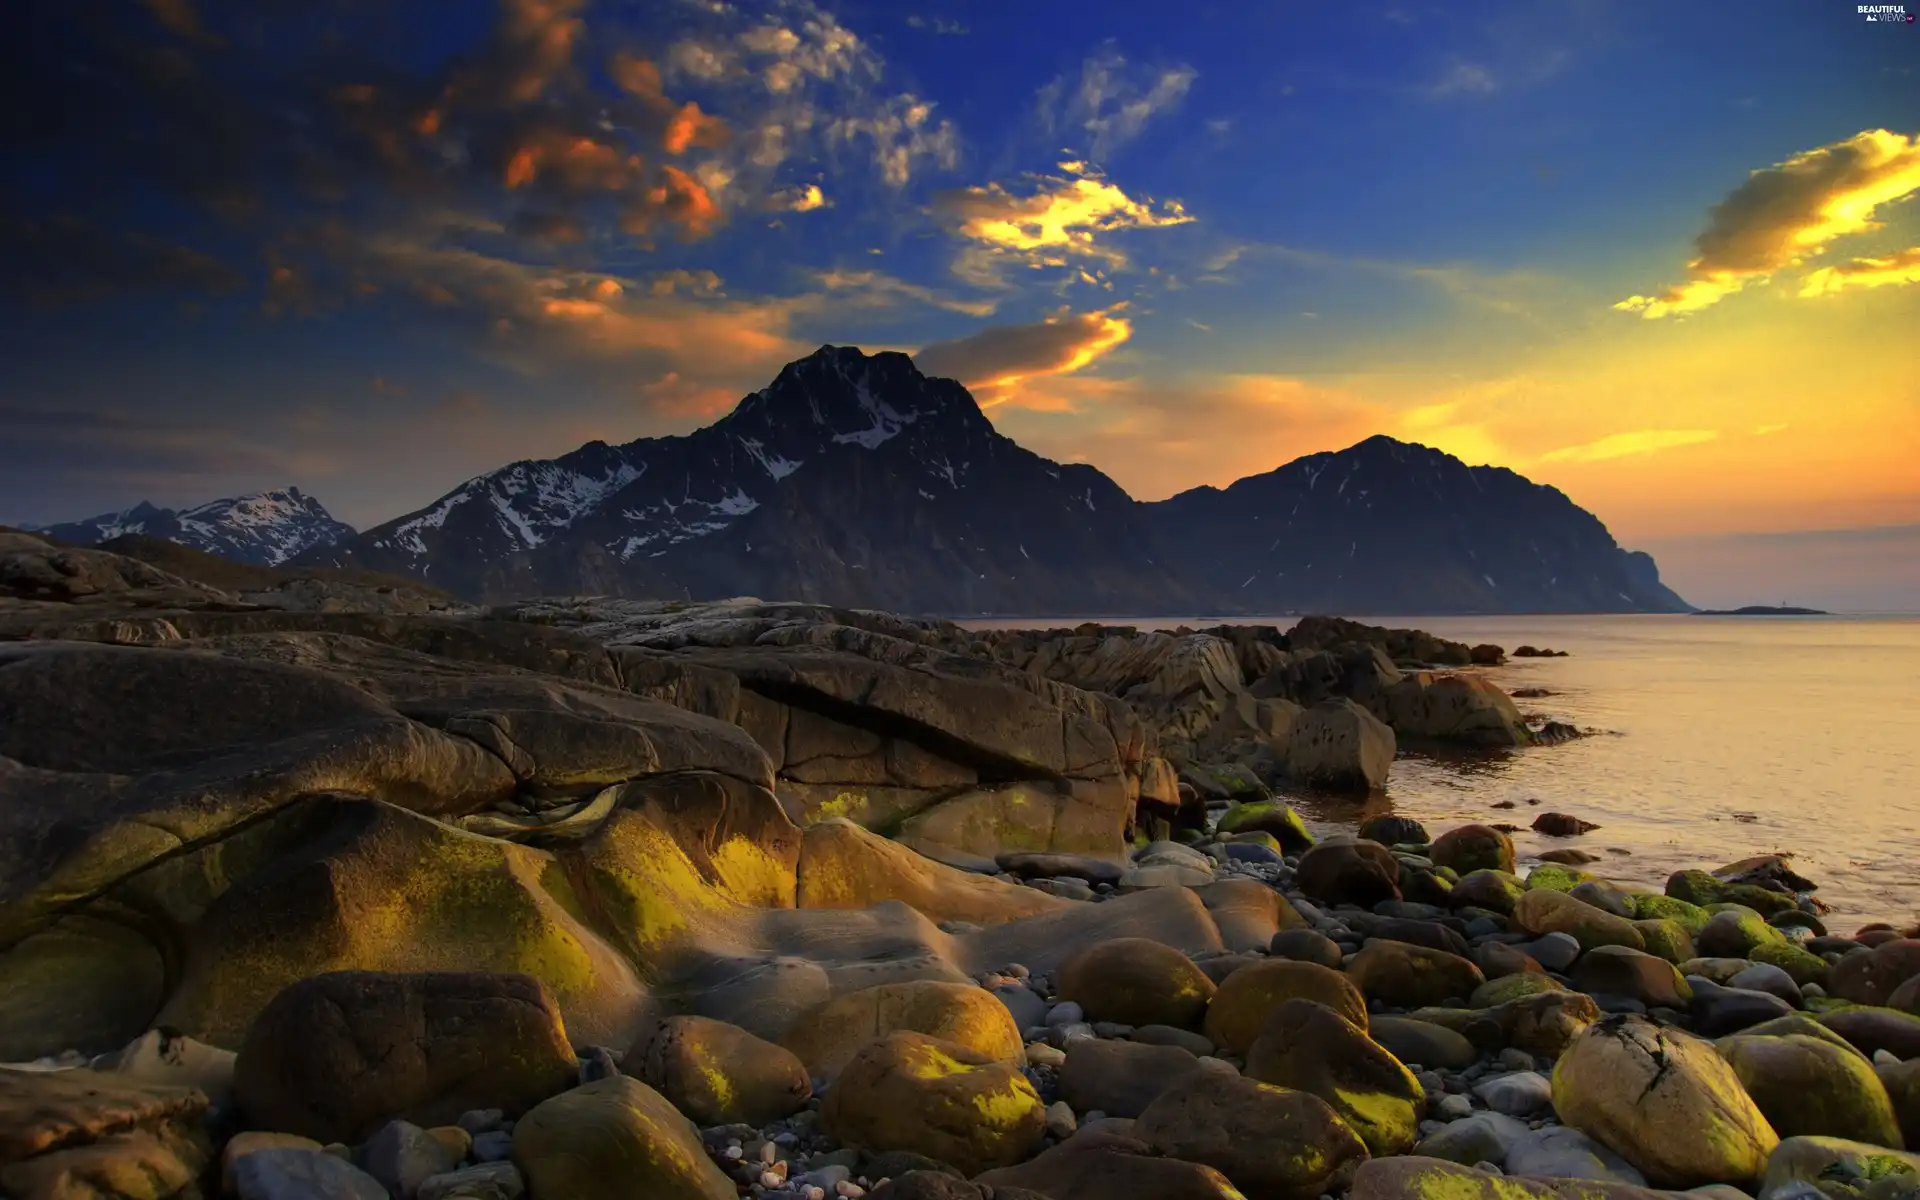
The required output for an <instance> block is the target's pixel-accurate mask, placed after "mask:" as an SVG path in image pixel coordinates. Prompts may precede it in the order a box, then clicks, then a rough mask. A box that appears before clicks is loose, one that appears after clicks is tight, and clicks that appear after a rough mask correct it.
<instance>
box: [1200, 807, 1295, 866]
mask: <svg viewBox="0 0 1920 1200" xmlns="http://www.w3.org/2000/svg"><path fill="white" fill-rule="evenodd" d="M1214 832H1216V833H1223V834H1227V833H1265V834H1269V835H1271V836H1272V837H1273V838H1274V839H1275V840H1276V841H1278V842H1279V843H1280V845H1279V848H1280V849H1282V850H1284V851H1285V852H1286V853H1288V854H1299V853H1301V852H1303V851H1306V850H1310V849H1312V848H1313V844H1314V836H1313V834H1311V833H1309V832H1308V831H1307V824H1306V822H1305V821H1302V820H1301V819H1300V814H1299V813H1297V812H1294V811H1293V807H1292V806H1291V805H1289V804H1286V803H1284V802H1283V801H1279V800H1268V801H1262V802H1257V803H1253V804H1235V805H1234V806H1233V807H1231V808H1229V809H1227V811H1226V812H1224V813H1222V814H1221V816H1220V821H1219V824H1217V825H1215V826H1214Z"/></svg>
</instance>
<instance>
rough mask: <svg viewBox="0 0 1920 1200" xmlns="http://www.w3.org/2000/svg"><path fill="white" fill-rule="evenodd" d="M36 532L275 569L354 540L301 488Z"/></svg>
mask: <svg viewBox="0 0 1920 1200" xmlns="http://www.w3.org/2000/svg"><path fill="white" fill-rule="evenodd" d="M35 532H38V533H44V534H46V535H47V536H48V537H51V538H53V539H55V540H56V541H61V542H68V543H72V544H75V545H87V546H91V545H98V544H100V543H101V542H107V541H112V540H113V539H115V538H120V537H128V536H144V537H154V538H160V539H162V540H165V541H169V542H175V543H177V544H179V545H182V546H187V547H190V548H192V549H195V550H202V551H205V552H207V553H209V554H217V555H220V556H221V557H223V558H228V559H231V560H233V561H235V562H242V563H249V564H252V565H254V566H263V567H277V566H280V565H282V564H283V563H286V562H289V561H291V560H292V559H294V558H295V557H297V556H299V555H300V554H302V553H304V552H305V551H308V550H311V549H313V548H314V547H316V546H323V545H331V544H332V543H334V542H337V541H340V540H342V539H344V538H350V537H352V536H354V534H355V533H356V530H355V529H354V528H353V526H351V525H348V524H347V523H346V522H344V521H340V520H336V519H335V518H334V516H333V514H332V513H330V512H328V511H327V509H326V506H325V505H324V504H321V503H320V501H319V500H317V499H315V498H314V497H312V496H309V495H307V494H306V493H304V492H302V491H301V490H300V489H299V488H297V487H285V488H274V489H271V490H268V491H264V492H249V493H247V494H245V495H241V496H229V497H225V498H223V499H219V500H210V501H208V502H207V503H205V504H197V505H194V506H192V507H190V508H181V509H173V508H161V507H158V506H156V505H154V504H151V503H148V502H146V501H141V502H140V503H139V504H136V505H134V506H133V507H131V508H125V509H121V510H120V511H118V512H110V513H101V514H100V515H98V516H93V517H87V518H84V519H82V520H78V521H63V522H60V523H57V524H53V525H42V526H38V527H37V528H36V529H35Z"/></svg>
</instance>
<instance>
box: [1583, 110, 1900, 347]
mask: <svg viewBox="0 0 1920 1200" xmlns="http://www.w3.org/2000/svg"><path fill="white" fill-rule="evenodd" d="M1916 191H1920V137H1915V138H1909V137H1906V136H1903V135H1901V134H1898V133H1890V132H1888V131H1887V130H1884V129H1869V130H1865V131H1863V132H1861V133H1858V134H1855V135H1854V136H1853V137H1851V138H1848V139H1847V140H1846V141H1844V142H1835V143H1833V144H1832V145H1829V146H1822V147H1820V148H1819V149H1817V150H1808V151H1806V152H1805V153H1802V154H1796V155H1794V156H1793V157H1792V158H1790V159H1788V160H1787V161H1786V162H1783V163H1781V164H1779V165H1778V166H1774V167H1769V168H1767V169H1765V170H1762V171H1755V172H1753V173H1752V174H1751V175H1749V176H1748V177H1747V181H1746V182H1745V183H1743V184H1741V185H1740V186H1739V187H1737V188H1735V189H1734V190H1733V191H1732V192H1730V193H1728V195H1727V198H1726V199H1725V200H1722V201H1721V202H1720V203H1719V204H1716V205H1715V206H1714V207H1713V209H1712V211H1711V213H1710V214H1709V217H1708V221H1707V228H1706V229H1705V230H1704V231H1702V232H1701V234H1700V236H1699V237H1697V238H1695V239H1694V247H1695V249H1696V250H1697V251H1698V254H1697V256H1696V257H1695V258H1694V259H1693V261H1691V262H1689V263H1688V264H1687V276H1688V278H1687V281H1686V282H1685V283H1681V284H1677V285H1675V286H1673V287H1670V288H1668V289H1666V290H1665V291H1663V292H1660V293H1659V294H1657V295H1653V296H1629V297H1627V298H1626V299H1625V300H1622V301H1620V302H1619V303H1618V304H1616V305H1614V308H1616V309H1619V310H1620V311H1622V312H1637V313H1639V314H1640V315H1641V316H1642V317H1645V318H1649V319H1652V318H1658V317H1664V316H1668V315H1670V314H1676V313H1689V312H1697V311H1699V310H1700V309H1703V308H1706V307H1708V306H1710V305H1713V304H1717V303H1719V302H1720V301H1721V300H1723V299H1725V298H1726V297H1727V296H1730V295H1732V294H1733V293H1735V292H1738V291H1739V290H1741V289H1742V288H1744V287H1746V286H1747V285H1748V284H1750V283H1755V282H1761V281H1764V280H1766V279H1768V278H1770V277H1771V276H1772V275H1773V274H1774V273H1775V272H1777V271H1780V270H1783V269H1785V268H1787V267H1792V266H1797V265H1799V264H1800V263H1801V262H1802V261H1803V259H1804V258H1805V257H1807V256H1809V255H1813V254H1818V253H1820V252H1821V251H1822V250H1823V249H1825V248H1826V246H1827V245H1828V244H1829V243H1831V242H1833V241H1834V240H1836V239H1838V238H1842V237H1847V236H1849V235H1852V234H1856V233H1861V232H1864V231H1866V230H1871V229H1877V228H1879V226H1878V225H1876V224H1875V223H1874V221H1873V216H1874V213H1875V211H1876V210H1878V209H1879V208H1880V207H1881V206H1882V205H1885V204H1891V203H1893V202H1894V201H1896V200H1900V199H1903V198H1905V197H1907V196H1909V195H1912V194H1913V193H1914V192H1916ZM1829 278H1834V277H1829ZM1886 282H1892V281H1886ZM1903 282H1904V281H1903ZM1823 286H1824V285H1823ZM1841 286H1845V285H1844V284H1842V285H1841ZM1829 290H1838V288H1833V289H1829ZM1801 294H1802V295H1808V294H1809V293H1807V292H1802V293H1801ZM1811 294H1812V295H1822V294H1826V293H1825V292H1824V291H1822V290H1819V289H1816V290H1815V291H1813V292H1812V293H1811Z"/></svg>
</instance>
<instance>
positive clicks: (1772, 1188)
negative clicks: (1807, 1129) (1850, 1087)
mask: <svg viewBox="0 0 1920 1200" xmlns="http://www.w3.org/2000/svg"><path fill="white" fill-rule="evenodd" d="M1796 1184H1805V1185H1807V1186H1809V1187H1812V1188H1814V1189H1815V1190H1817V1191H1819V1192H1821V1193H1823V1194H1824V1195H1826V1196H1828V1197H1830V1198H1831V1200H1893V1198H1894V1197H1897V1196H1910V1195H1912V1194H1913V1192H1914V1190H1915V1189H1916V1187H1920V1154H1902V1153H1899V1152H1897V1151H1894V1150H1889V1149H1887V1148H1886V1147H1884V1146H1874V1145H1869V1144H1867V1143H1865V1142H1856V1141H1849V1140H1847V1139H1845V1138H1837V1137H1793V1138H1788V1139H1787V1140H1785V1141H1783V1142H1781V1143H1780V1148H1779V1149H1778V1150H1776V1151H1774V1153H1773V1157H1772V1159H1770V1160H1769V1161H1768V1163H1767V1173H1766V1175H1765V1177H1764V1178H1763V1179H1762V1180H1761V1182H1760V1194H1761V1195H1763V1196H1774V1195H1789V1194H1791V1190H1792V1189H1793V1188H1794V1185H1796Z"/></svg>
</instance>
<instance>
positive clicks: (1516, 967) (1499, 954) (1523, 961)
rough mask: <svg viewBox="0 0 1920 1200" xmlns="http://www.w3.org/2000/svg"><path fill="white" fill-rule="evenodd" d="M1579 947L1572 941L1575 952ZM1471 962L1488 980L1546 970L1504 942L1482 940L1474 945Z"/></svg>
mask: <svg viewBox="0 0 1920 1200" xmlns="http://www.w3.org/2000/svg"><path fill="white" fill-rule="evenodd" d="M1569 940H1571V939H1569ZM1579 949H1580V946H1579V943H1577V942H1576V943H1574V952H1575V953H1576V954H1577V953H1578V952H1579ZM1473 963H1474V965H1475V966H1477V967H1479V968H1480V973H1481V974H1482V975H1485V976H1486V977H1487V979H1488V980H1489V981H1491V980H1495V979H1501V978H1504V977H1505V976H1508V975H1539V974H1543V973H1544V972H1545V971H1546V968H1545V967H1543V966H1542V965H1540V963H1539V962H1538V961H1537V960H1536V959H1535V958H1534V957H1533V955H1531V954H1528V953H1527V952H1526V951H1525V950H1522V949H1521V948H1520V947H1518V946H1515V945H1511V944H1509V943H1506V942H1484V943H1482V944H1480V945H1479V946H1476V947H1474V950H1473Z"/></svg>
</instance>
